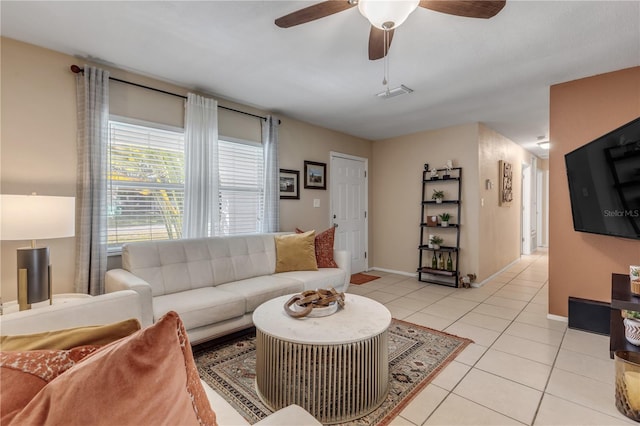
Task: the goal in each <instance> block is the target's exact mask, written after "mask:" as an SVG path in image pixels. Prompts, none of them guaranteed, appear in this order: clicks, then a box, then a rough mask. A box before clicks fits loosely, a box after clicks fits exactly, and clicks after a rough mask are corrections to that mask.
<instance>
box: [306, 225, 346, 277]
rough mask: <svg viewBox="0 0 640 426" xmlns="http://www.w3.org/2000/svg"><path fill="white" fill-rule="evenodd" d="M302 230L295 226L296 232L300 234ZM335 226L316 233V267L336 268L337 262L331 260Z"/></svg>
mask: <svg viewBox="0 0 640 426" xmlns="http://www.w3.org/2000/svg"><path fill="white" fill-rule="evenodd" d="M303 232H304V231H302V230H300V229H298V228H296V234H301V233H303ZM335 233H336V228H335V227H333V226H332V227H331V228H329V229H327V230H326V231H322V232H321V233H319V234H316V240H315V247H316V263H317V264H318V268H337V267H338V264H337V263H336V261H335V260H333V240H334V237H335Z"/></svg>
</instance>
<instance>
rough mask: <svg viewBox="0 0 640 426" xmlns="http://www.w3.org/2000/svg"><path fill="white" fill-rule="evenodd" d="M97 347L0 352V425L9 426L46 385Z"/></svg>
mask: <svg viewBox="0 0 640 426" xmlns="http://www.w3.org/2000/svg"><path fill="white" fill-rule="evenodd" d="M98 348H99V347H98V346H81V347H78V348H73V349H69V350H34V351H24V352H23V351H10V352H2V353H0V377H2V380H0V424H5V425H6V424H8V423H9V422H10V421H11V420H12V419H13V418H14V417H15V416H16V415H17V414H18V413H20V411H22V409H23V408H24V407H26V405H27V404H28V403H29V402H30V401H31V400H32V399H33V398H34V397H35V396H36V394H37V393H38V392H40V390H41V389H42V388H44V387H45V386H46V385H47V383H49V382H50V381H52V380H53V379H55V378H56V377H58V376H59V375H60V374H62V373H64V372H65V371H67V370H68V369H70V368H71V367H73V366H74V365H76V364H77V363H78V362H80V361H82V360H83V359H84V358H85V357H87V356H88V355H90V354H92V353H94V352H95V351H96V350H97V349H98ZM3 349H4V348H3Z"/></svg>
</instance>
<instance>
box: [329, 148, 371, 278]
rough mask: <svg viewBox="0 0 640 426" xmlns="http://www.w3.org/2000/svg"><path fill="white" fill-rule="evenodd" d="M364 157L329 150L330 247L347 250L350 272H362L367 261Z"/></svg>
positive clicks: (365, 160)
mask: <svg viewBox="0 0 640 426" xmlns="http://www.w3.org/2000/svg"><path fill="white" fill-rule="evenodd" d="M367 165H368V160H367V159H366V158H360V157H354V156H350V155H346V154H340V153H336V152H332V153H331V163H330V166H331V167H330V175H331V176H330V180H329V182H330V190H331V208H330V214H331V223H332V224H333V226H336V237H335V244H334V247H335V248H336V249H339V250H348V251H350V252H351V273H352V274H355V273H356V272H362V271H366V270H367V269H368V267H369V265H368V260H367V240H368V235H367V229H368V218H367V209H368V205H367V203H368V201H367Z"/></svg>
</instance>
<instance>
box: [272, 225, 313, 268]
mask: <svg viewBox="0 0 640 426" xmlns="http://www.w3.org/2000/svg"><path fill="white" fill-rule="evenodd" d="M315 239H316V232H315V231H308V232H304V233H302V234H288V235H276V237H275V241H276V272H289V271H317V270H318V264H317V263H316V250H315V245H314V242H315Z"/></svg>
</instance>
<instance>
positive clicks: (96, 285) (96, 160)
mask: <svg viewBox="0 0 640 426" xmlns="http://www.w3.org/2000/svg"><path fill="white" fill-rule="evenodd" d="M76 88H77V91H76V97H77V108H78V133H77V139H78V140H77V154H78V170H77V188H76V270H75V291H76V292H78V293H88V294H91V295H94V296H95V295H99V294H103V293H104V275H105V273H106V270H107V216H106V215H107V207H106V204H107V145H108V143H109V139H108V126H109V72H108V71H104V70H101V69H99V68H95V67H90V66H87V65H85V66H84V73H83V74H78V75H77V77H76Z"/></svg>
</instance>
